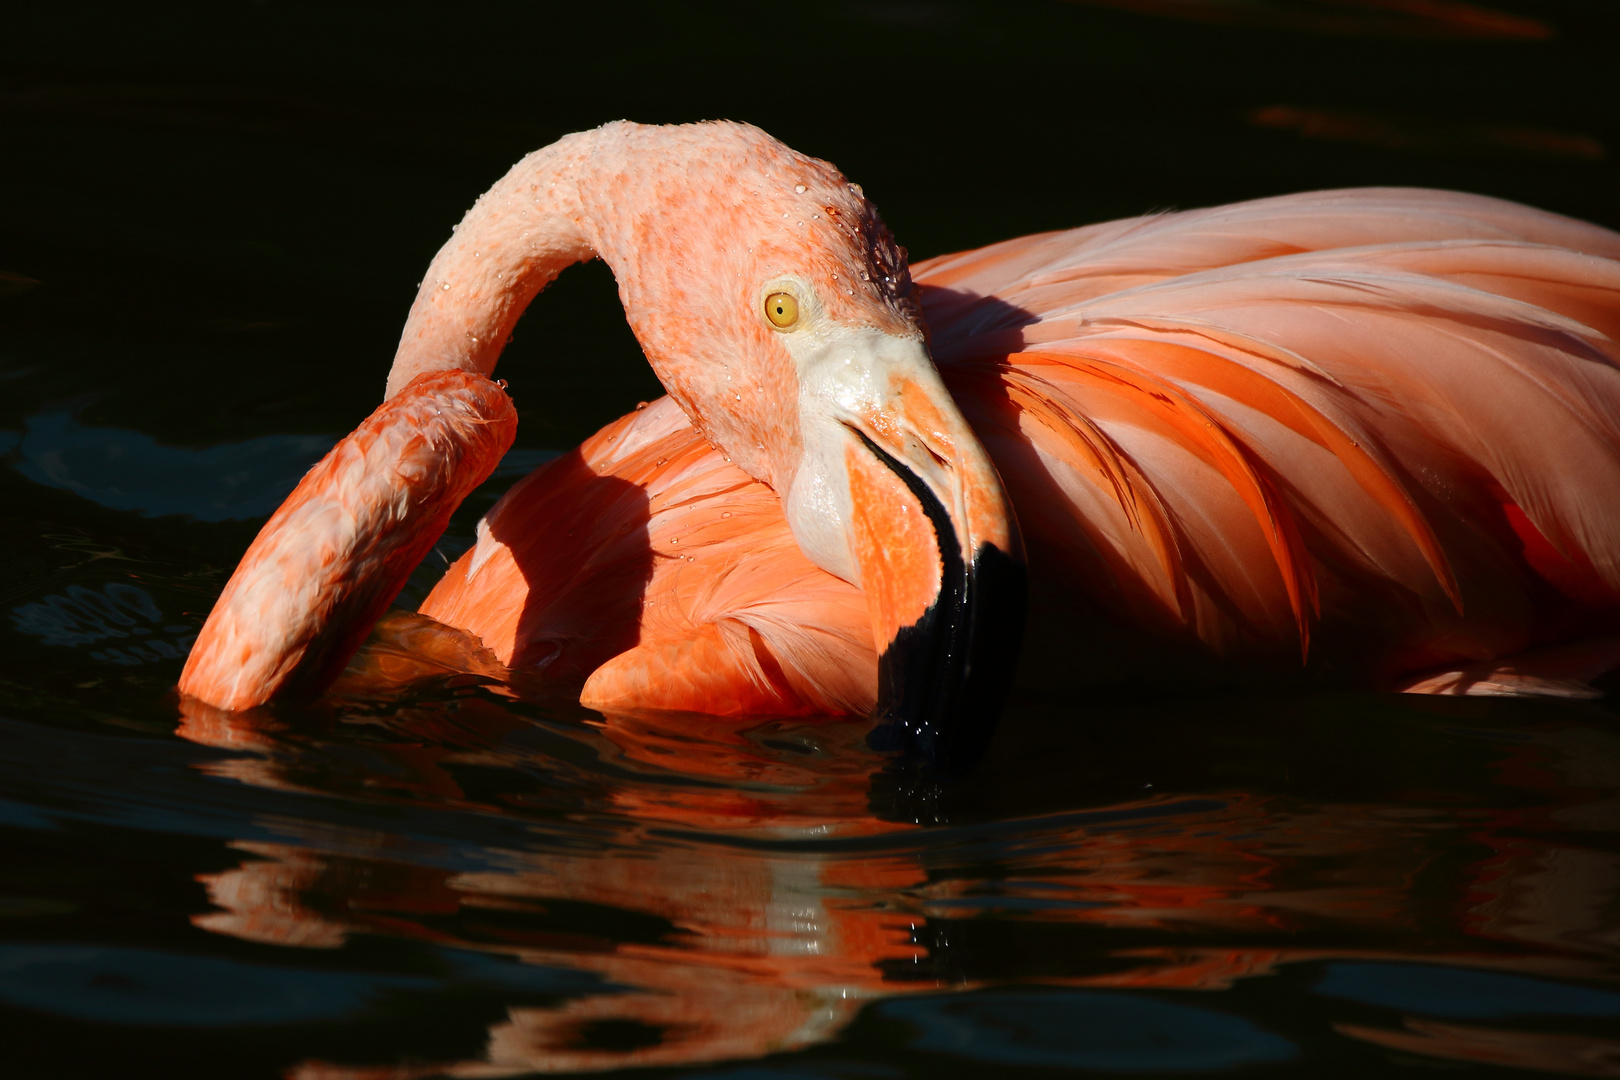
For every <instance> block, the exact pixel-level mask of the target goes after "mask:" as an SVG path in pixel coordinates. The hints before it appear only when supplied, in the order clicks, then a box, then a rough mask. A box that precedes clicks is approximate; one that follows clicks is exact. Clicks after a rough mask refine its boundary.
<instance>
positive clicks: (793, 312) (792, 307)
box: [765, 292, 799, 330]
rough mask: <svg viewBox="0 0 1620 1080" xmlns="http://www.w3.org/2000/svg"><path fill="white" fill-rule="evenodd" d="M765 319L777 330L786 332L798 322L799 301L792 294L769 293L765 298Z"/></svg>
mask: <svg viewBox="0 0 1620 1080" xmlns="http://www.w3.org/2000/svg"><path fill="white" fill-rule="evenodd" d="M765 317H766V318H767V319H769V320H771V325H772V326H774V327H776V328H777V329H778V330H786V329H787V328H788V327H790V326H792V325H793V324H794V323H796V322H798V321H799V301H798V300H796V299H794V297H793V294H792V293H785V292H775V293H771V295H769V296H767V297H766V298H765Z"/></svg>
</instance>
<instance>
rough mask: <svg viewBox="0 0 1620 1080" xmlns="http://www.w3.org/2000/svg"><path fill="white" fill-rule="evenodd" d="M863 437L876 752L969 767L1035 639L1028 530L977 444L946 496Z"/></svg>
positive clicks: (864, 557)
mask: <svg viewBox="0 0 1620 1080" xmlns="http://www.w3.org/2000/svg"><path fill="white" fill-rule="evenodd" d="M855 433H856V435H857V436H859V445H856V444H851V445H850V446H849V448H848V450H847V452H846V454H845V464H846V467H847V469H848V476H849V492H850V504H851V511H852V512H851V534H852V535H851V540H852V545H851V546H852V551H853V554H854V555H855V558H856V561H857V562H858V563H859V565H860V569H861V584H862V588H863V589H864V590H865V592H866V597H867V604H868V607H869V609H870V611H871V618H872V634H873V638H874V640H875V644H876V645H877V650H878V657H879V659H878V710H877V711H878V715H879V716H881V717H883V718H884V719H886V720H888V721H889V723H888V724H886V725H885V726H884V727H883V728H880V729H879V731H878V732H877V733H875V735H874V745H876V746H878V747H879V748H881V749H900V750H906V751H909V752H912V753H916V754H919V755H921V756H922V757H923V758H925V759H926V760H927V761H929V762H930V763H931V764H933V765H934V766H935V767H936V768H938V769H941V770H943V771H946V772H961V771H965V770H967V769H970V768H972V766H973V765H974V764H975V763H976V762H977V761H978V760H979V759H980V758H981V757H982V756H983V754H984V751H985V749H986V748H987V747H988V745H989V742H990V737H991V735H992V734H993V733H994V730H995V724H996V721H997V719H998V718H999V715H1000V712H1001V706H1002V704H1003V703H1004V701H1005V699H1006V696H1007V692H1008V691H1009V690H1010V689H1011V687H1012V678H1013V673H1014V670H1015V668H1016V666H1017V662H1018V653H1019V647H1020V645H1021V644H1022V642H1023V633H1024V618H1025V613H1026V610H1027V607H1028V583H1027V574H1026V572H1025V568H1024V562H1023V551H1022V545H1021V544H1020V543H1019V540H1018V534H1017V526H1016V523H1015V521H1014V519H1013V518H1012V515H1011V510H1010V508H1008V506H1007V503H1006V497H1005V495H1004V494H1003V492H1002V490H1001V483H1000V478H999V477H998V476H997V475H996V473H995V470H994V468H993V467H992V466H991V465H990V464H989V458H988V456H987V455H985V454H984V451H983V449H982V448H981V447H979V446H978V444H977V441H976V440H971V438H969V439H966V440H962V439H958V440H956V446H955V447H953V449H954V450H955V451H956V457H957V458H958V460H957V461H955V462H952V463H950V464H952V465H953V466H954V467H953V468H952V469H951V470H950V473H949V474H948V475H950V476H951V477H952V478H954V479H955V480H956V485H955V488H956V490H955V491H953V492H947V493H946V496H947V497H946V498H943V499H942V498H941V495H940V493H937V492H936V491H935V490H934V487H933V486H932V485H930V484H929V483H928V482H927V481H925V480H924V479H923V478H922V477H921V476H919V475H918V472H917V471H916V470H914V469H912V468H910V467H908V466H907V465H906V464H905V463H904V462H903V461H902V460H901V459H900V458H899V457H898V456H897V455H896V454H893V453H891V452H890V451H889V450H888V449H885V448H884V447H883V446H881V445H879V444H878V443H877V442H876V441H874V440H873V439H872V438H870V437H869V436H867V435H866V434H865V433H864V432H861V431H859V430H856V432H855ZM963 442H969V443H971V445H970V446H962V443H963ZM948 504H949V505H951V507H952V510H954V513H953V512H952V511H948V510H947V509H946V507H947V505H948ZM986 533H989V534H990V537H988V538H987V537H986V536H985V534H986Z"/></svg>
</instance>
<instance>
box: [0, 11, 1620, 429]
mask: <svg viewBox="0 0 1620 1080" xmlns="http://www.w3.org/2000/svg"><path fill="white" fill-rule="evenodd" d="M1133 9H1135V10H1133ZM1617 29H1620V9H1617V8H1616V7H1615V6H1614V5H1613V4H1609V3H1606V2H1598V0H1592V2H1568V0H1565V2H1551V3H1541V4H1526V3H1523V2H1519V0H1510V2H1509V3H1507V4H1506V5H1503V4H1499V3H1494V2H1493V3H1492V5H1491V6H1490V7H1484V6H1476V5H1471V4H1465V3H1462V2H1459V0H1315V2H1311V0H1302V2H1301V0H1140V2H1138V0H1117V2H1116V3H1111V4H1084V3H1063V2H1054V0H1029V2H1023V3H998V4H980V5H971V4H964V3H951V2H937V3H935V2H890V3H878V2H873V3H839V2H829V3H823V4H783V3H753V4H725V3H708V4H676V3H641V4H623V3H612V2H591V3H570V4H557V3H526V4H508V5H493V4H484V5H477V4H445V3H435V4H425V3H388V4H364V3H348V4H331V3H307V4H306V3H286V2H280V0H275V2H261V3H207V4H197V5H190V6H187V5H172V4H141V3H110V4H82V3H50V4H28V3H13V4H9V5H6V13H5V14H3V15H0V88H3V91H0V132H3V136H0V154H3V156H4V161H5V164H4V168H3V169H0V253H3V257H0V271H6V272H9V273H10V274H12V275H20V276H21V277H23V278H26V279H33V280H35V281H38V282H40V283H41V284H40V285H39V286H38V287H36V288H31V289H28V291H27V292H26V294H25V295H24V296H22V297H20V298H17V299H14V300H12V301H10V302H8V303H7V304H6V307H5V309H4V315H5V319H6V324H5V325H6V329H7V332H8V334H7V340H8V341H9V342H11V343H12V344H11V347H12V350H13V351H12V356H13V357H16V356H17V355H18V353H19V352H20V353H25V354H27V357H28V361H29V363H28V365H27V366H28V367H30V368H32V369H33V370H32V371H31V373H29V374H26V375H24V374H18V373H16V372H15V371H13V372H12V374H13V375H14V378H12V379H11V380H10V381H9V382H7V383H6V384H4V385H5V391H4V393H3V397H0V427H5V426H15V425H17V424H18V422H19V421H20V420H21V418H22V417H23V416H26V415H28V414H29V413H30V412H32V411H34V410H36V409H37V408H39V407H40V405H41V404H42V403H44V402H48V401H52V400H57V399H62V398H66V397H71V396H73V395H76V394H80V393H84V392H86V391H87V390H91V391H93V392H94V394H95V398H96V401H95V403H94V404H93V405H92V406H91V408H90V411H89V413H88V414H86V415H87V419H89V420H91V421H96V422H103V423H108V424H119V425H125V426H130V427H134V428H138V429H139V430H141V431H144V432H148V433H150V434H151V435H153V436H156V437H157V438H158V439H159V440H160V441H164V442H169V443H173V444H184V445H198V444H205V443H209V442H213V441H219V440H224V439H239V438H242V437H244V436H252V435H256V434H261V433H265V432H270V431H278V432H284V431H304V432H311V433H322V434H337V433H340V432H343V431H347V430H348V429H350V428H351V427H352V426H353V425H354V423H355V422H356V421H357V420H358V419H359V418H360V417H361V416H362V415H363V414H364V413H365V412H366V411H368V410H369V409H370V408H371V407H372V406H373V405H374V404H375V403H376V401H377V400H378V398H379V397H380V386H381V381H382V376H383V373H384V372H385V371H386V370H387V367H388V363H389V361H390V359H391V357H392V352H393V347H394V344H395V342H396V340H397V334H398V328H399V326H400V324H401V323H402V321H403V318H404V314H405V312H406V310H407V308H408V306H409V304H410V300H411V297H412V295H413V293H414V289H415V284H416V282H417V280H418V277H419V274H420V272H421V271H422V269H423V268H424V267H426V265H427V263H428V261H429V259H430V258H431V256H432V254H433V252H434V251H435V250H436V249H437V247H438V245H439V244H440V243H442V242H443V240H444V239H445V237H446V236H448V233H449V229H450V226H451V225H452V224H454V223H455V222H456V221H457V220H458V219H459V218H460V215H461V214H462V212H463V211H464V210H465V209H466V208H467V207H468V206H469V205H471V203H472V201H473V199H474V198H475V197H476V196H477V195H478V194H479V193H480V192H481V191H482V190H483V189H484V188H486V187H487V186H488V185H489V184H490V183H492V182H493V181H494V180H495V179H496V178H497V177H498V176H500V175H501V174H502V173H503V172H504V171H505V169H506V168H507V167H508V166H509V165H510V164H511V163H512V162H513V161H515V160H516V159H517V158H519V157H520V156H522V155H523V154H524V153H526V152H527V151H529V150H532V149H534V148H536V147H539V146H541V145H544V144H546V143H548V142H550V141H552V140H553V139H555V138H557V137H558V136H560V135H562V134H564V133H566V132H569V131H574V130H578V129H582V128H587V127H591V126H595V125H597V124H600V123H602V122H605V121H608V120H612V119H618V118H621V117H624V118H630V119H635V120H638V121H643V122H682V121H691V120H698V119H705V118H729V119H735V120H746V121H749V122H752V123H755V124H759V125H760V126H762V127H764V128H765V129H766V130H768V131H770V132H772V133H773V134H775V135H776V136H778V137H779V138H781V139H783V140H784V141H785V142H787V143H788V144H789V145H791V146H793V147H795V148H797V149H799V150H802V151H805V152H807V153H811V154H814V155H817V156H820V157H824V158H827V159H828V160H830V161H833V162H835V163H836V164H837V165H838V166H839V167H841V168H842V169H843V170H844V172H845V173H846V174H847V175H849V176H850V177H851V178H852V179H855V180H857V181H859V182H860V183H861V184H862V185H863V186H864V187H865V189H866V191H867V192H868V193H869V194H870V195H871V196H872V197H873V199H874V200H875V201H876V202H877V204H878V206H879V207H880V208H881V209H882V211H883V213H884V215H885V216H886V218H887V219H888V222H889V224H890V225H891V227H892V228H893V230H894V232H895V234H896V235H897V236H898V237H899V238H900V240H901V242H902V243H904V244H906V245H907V246H908V247H909V248H910V249H911V251H912V253H913V255H914V257H916V258H924V257H927V256H930V255H936V254H940V253H943V252H947V251H952V250H959V249H962V248H966V247H973V246H977V245H980V244H984V243H987V242H990V241H994V240H999V239H1004V238H1006V237H1009V236H1016V235H1019V234H1022V233H1027V232H1033V231H1038V230H1044V229H1055V228H1063V227H1067V226H1073V225H1079V224H1084V223H1087V222H1092V221H1097V220H1104V219H1107V218H1110V217H1119V216H1126V215H1133V214H1139V213H1143V212H1146V211H1152V210H1158V209H1166V208H1176V207H1188V206H1198V205H1208V204H1213V203H1220V202H1225V201H1230V200H1236V199H1245V198H1253V197H1257V196H1264V195H1272V194H1277V193H1282V192H1291V191H1300V190H1308V189H1312V188H1322V187H1334V186H1350V185H1369V184H1413V185H1425V186H1434V187H1448V188H1458V189H1463V190H1468V191H1477V192H1485V193H1489V194H1493V195H1500V196H1503V197H1506V198H1511V199H1517V200H1521V201H1524V202H1528V203H1531V204H1534V205H1537V206H1541V207H1544V208H1547V209H1552V210H1556V211H1560V212H1563V213H1567V214H1572V215H1575V216H1579V217H1584V218H1587V219H1590V220H1594V221H1598V222H1600V223H1604V224H1607V225H1610V226H1614V225H1617V224H1620V170H1617V169H1616V165H1615V157H1614V155H1615V153H1616V151H1617V150H1620V116H1617V111H1616V109H1615V106H1614V102H1615V101H1617V100H1620V79H1617V78H1616V71H1617V68H1620V65H1617V64H1616V63H1615V59H1614V58H1615V55H1616V53H1615V49H1616V42H1617V40H1620V33H1617ZM26 285H28V282H26V281H25V282H19V281H16V280H12V282H11V291H12V292H13V293H14V294H15V293H17V292H19V291H21V290H22V289H23V288H24V287H25V286H26ZM555 289H556V292H555V294H554V295H552V296H550V297H548V298H547V300H546V301H545V302H543V303H540V304H537V305H536V306H535V307H534V309H533V310H532V312H531V314H530V315H529V316H528V318H527V320H526V321H525V322H524V323H523V325H522V327H521V329H520V331H519V333H518V335H517V340H516V343H515V344H514V346H513V347H512V349H510V350H509V352H508V356H507V358H506V359H505V360H504V361H503V365H502V370H501V374H502V375H503V376H505V377H506V378H508V379H510V380H512V381H513V383H514V392H515V394H516V398H517V401H518V403H519V405H520V407H521V408H522V410H523V424H522V427H521V431H520V434H519V440H520V445H522V446H543V447H551V448H563V447H566V446H569V445H572V444H573V443H574V442H576V441H577V440H578V439H579V438H581V437H582V436H583V435H586V434H588V433H589V432H590V431H591V430H594V429H595V428H596V427H597V426H599V425H600V424H601V423H603V422H605V421H606V420H608V419H610V418H612V417H613V416H616V415H618V414H620V413H622V412H623V411H625V410H626V409H627V408H628V407H630V406H632V405H634V403H635V402H636V401H637V400H638V399H641V398H645V397H647V396H649V395H651V394H655V393H656V392H657V387H656V385H655V384H654V382H653V381H652V379H651V378H650V376H649V375H648V373H647V372H646V370H645V366H644V364H643V363H642V361H641V360H640V358H639V355H638V354H637V352H636V350H635V345H634V342H633V341H632V339H631V338H630V336H629V334H628V333H627V332H626V331H625V329H624V328H623V319H622V315H621V314H620V312H619V310H618V304H617V299H616V296H615V295H614V292H613V289H612V285H611V282H610V275H609V274H608V272H607V271H606V270H605V269H604V268H602V267H601V266H595V267H591V268H587V269H584V270H575V271H572V272H570V273H569V274H567V275H565V276H564V278H563V279H562V281H561V282H560V283H559V284H558V285H557V286H556V287H555Z"/></svg>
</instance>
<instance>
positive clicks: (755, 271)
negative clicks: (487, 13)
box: [580, 124, 1025, 766]
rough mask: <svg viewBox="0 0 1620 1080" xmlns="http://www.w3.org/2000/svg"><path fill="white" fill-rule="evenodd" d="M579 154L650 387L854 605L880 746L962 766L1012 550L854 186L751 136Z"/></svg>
mask: <svg viewBox="0 0 1620 1080" xmlns="http://www.w3.org/2000/svg"><path fill="white" fill-rule="evenodd" d="M592 134H593V135H595V136H597V138H598V139H599V140H600V142H599V143H598V145H597V146H596V147H595V148H594V152H593V153H592V155H591V156H592V158H593V163H594V164H595V166H596V168H597V169H599V170H600V171H596V172H595V177H596V179H595V181H594V182H593V183H591V184H589V185H586V184H584V183H581V185H580V191H581V199H582V201H585V202H586V203H587V206H588V207H589V210H590V211H591V212H590V213H589V218H590V219H592V220H594V222H596V223H597V225H596V230H597V235H596V236H593V237H591V240H592V242H593V246H594V247H595V248H596V250H597V251H599V252H602V253H603V255H604V257H605V258H607V259H608V260H609V262H610V263H612V265H613V267H614V270H615V273H616V274H617V276H618V280H619V283H620V293H621V297H622V299H623V301H624V305H625V310H626V312H627V314H628V316H629V320H630V324H631V326H632V328H633V329H634V330H635V332H636V335H637V337H638V339H639V340H640V342H641V344H642V346H643V348H644V349H645V351H646V353H647V356H648V358H649V360H650V361H651V362H652V365H653V368H654V369H655V371H656V372H657V374H658V376H659V377H660V379H661V380H662V381H663V383H664V386H665V387H666V388H667V389H668V390H669V391H670V393H671V395H672V396H673V397H674V398H675V399H676V400H677V402H678V403H679V404H680V405H681V406H682V408H683V409H684V410H685V411H686V413H687V415H688V416H690V417H691V418H692V420H693V421H694V422H695V423H696V424H697V425H698V427H699V428H700V429H701V430H702V431H703V432H704V434H705V435H706V436H707V437H708V438H709V441H710V442H711V443H713V444H714V445H715V446H716V447H718V448H719V449H720V450H722V451H723V452H724V453H725V454H726V455H727V456H728V457H729V458H730V460H732V461H733V462H734V463H735V464H737V465H739V466H740V467H741V468H743V469H744V470H745V471H747V472H749V473H750V474H752V475H753V476H755V477H757V478H759V479H761V480H763V481H765V482H766V483H768V484H770V485H771V486H772V487H773V488H775V489H776V491H777V492H779V493H780V494H781V496H782V502H783V508H784V510H785V512H786V515H787V520H788V523H789V526H790V528H791V529H792V531H793V535H794V538H795V539H796V540H797V542H798V544H799V547H800V548H801V549H802V550H803V551H804V553H805V554H806V555H807V556H808V557H809V558H810V559H811V561H813V562H814V563H816V564H817V565H818V566H820V567H822V568H823V569H825V570H827V571H828V572H830V573H832V574H835V575H837V576H838V577H841V578H844V579H845V580H847V581H850V582H852V583H854V584H857V585H860V586H861V587H862V589H863V590H864V591H865V593H866V595H867V598H868V603H869V605H870V610H871V617H872V627H873V635H874V641H875V644H876V647H877V649H878V652H879V655H880V663H879V672H880V676H879V677H880V687H879V696H880V710H881V711H882V712H884V713H885V714H887V715H889V716H890V717H891V718H892V719H893V720H894V724H893V725H892V726H891V727H890V728H888V729H887V730H888V731H890V732H891V733H893V734H895V735H898V736H900V741H901V742H902V743H909V744H912V745H914V746H915V747H916V748H917V749H919V750H921V751H922V752H923V753H924V754H925V755H926V756H927V757H929V758H931V759H933V760H934V761H935V762H937V763H941V764H944V765H946V766H952V765H956V766H961V765H965V764H967V763H970V762H971V760H972V759H974V758H975V757H977V755H978V753H979V752H980V751H982V749H983V746H984V744H985V742H987V740H988V736H989V733H990V730H991V727H992V726H993V724H994V721H995V717H996V714H997V712H998V711H999V708H1000V705H1001V700H1002V698H1003V697H1004V695H1005V692H1006V690H1007V688H1008V686H1009V685H1010V682H1011V674H1012V667H1013V666H1014V664H1015V663H1016V659H1017V654H1018V645H1019V642H1020V640H1021V636H1022V631H1023V619H1024V606H1025V595H1024V589H1025V585H1024V569H1023V548H1022V542H1021V540H1020V538H1019V535H1018V528H1017V523H1016V519H1015V518H1014V515H1013V511H1012V508H1011V505H1010V503H1009V501H1008V499H1007V495H1006V492H1005V490H1004V488H1003V486H1002V483H1001V479H1000V477H999V475H998V474H997V472H996V468H995V466H994V465H993V464H992V462H991V460H990V457H989V455H988V454H987V453H986V452H985V449H984V447H983V446H982V445H981V444H980V442H979V440H978V438H977V437H976V436H975V435H974V433H973V431H972V429H971V428H970V427H969V426H968V424H967V422H966V420H964V419H963V416H962V413H961V411H960V410H959V409H958V408H957V406H956V403H955V402H954V401H953V400H952V398H951V395H950V393H949V391H947V389H946V388H945V384H944V382H943V381H942V380H941V378H940V375H939V372H938V371H937V370H936V369H935V367H934V364H933V361H932V359H931V358H930V355H929V349H928V336H927V331H926V328H925V326H924V323H923V318H922V312H921V310H920V308H919V306H918V303H917V298H916V290H915V288H914V286H913V285H912V282H911V277H910V272H909V270H908V267H907V262H906V252H905V249H904V248H901V247H900V246H899V245H897V244H896V243H895V242H894V239H893V237H892V236H891V235H890V233H889V231H888V229H887V228H886V227H885V226H884V224H883V221H882V219H881V218H880V217H879V216H878V213H877V210H876V208H875V207H873V206H872V204H871V203H870V202H868V201H867V199H866V198H865V196H864V194H863V193H862V191H861V189H860V187H859V186H857V185H855V184H852V183H850V182H849V181H847V180H846V179H845V178H844V177H843V176H842V175H841V174H840V173H839V172H838V170H837V169H835V168H833V167H832V166H831V165H829V164H827V163H826V162H824V161H819V160H816V159H814V158H810V157H806V156H804V155H802V154H798V153H796V152H794V151H792V150H790V149H788V148H787V147H786V146H784V145H783V144H781V143H780V142H778V141H776V140H775V139H773V138H771V137H770V136H769V135H766V134H765V133H764V132H762V131H760V130H759V129H757V128H753V127H748V126H746V125H740V124H701V125H692V126H689V127H680V128H650V127H641V126H639V125H631V124H619V125H610V126H609V127H607V128H603V129H600V130H599V131H598V132H595V133H592ZM604 166H605V167H604ZM587 189H588V190H587ZM649 194H651V195H652V198H650V199H649V197H648V196H649ZM631 206H635V207H638V208H643V209H644V212H643V213H637V212H632V213H628V214H625V213H622V212H621V213H617V214H615V213H613V212H612V209H613V208H614V207H621V208H623V207H631Z"/></svg>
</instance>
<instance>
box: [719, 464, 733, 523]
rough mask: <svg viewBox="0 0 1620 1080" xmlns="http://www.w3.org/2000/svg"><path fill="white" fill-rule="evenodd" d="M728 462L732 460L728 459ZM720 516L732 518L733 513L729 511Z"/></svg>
mask: <svg viewBox="0 0 1620 1080" xmlns="http://www.w3.org/2000/svg"><path fill="white" fill-rule="evenodd" d="M726 460H727V461H730V460H731V459H730V458H726ZM720 516H721V517H730V516H731V511H730V510H727V511H725V512H724V513H722V514H721V515H720Z"/></svg>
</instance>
